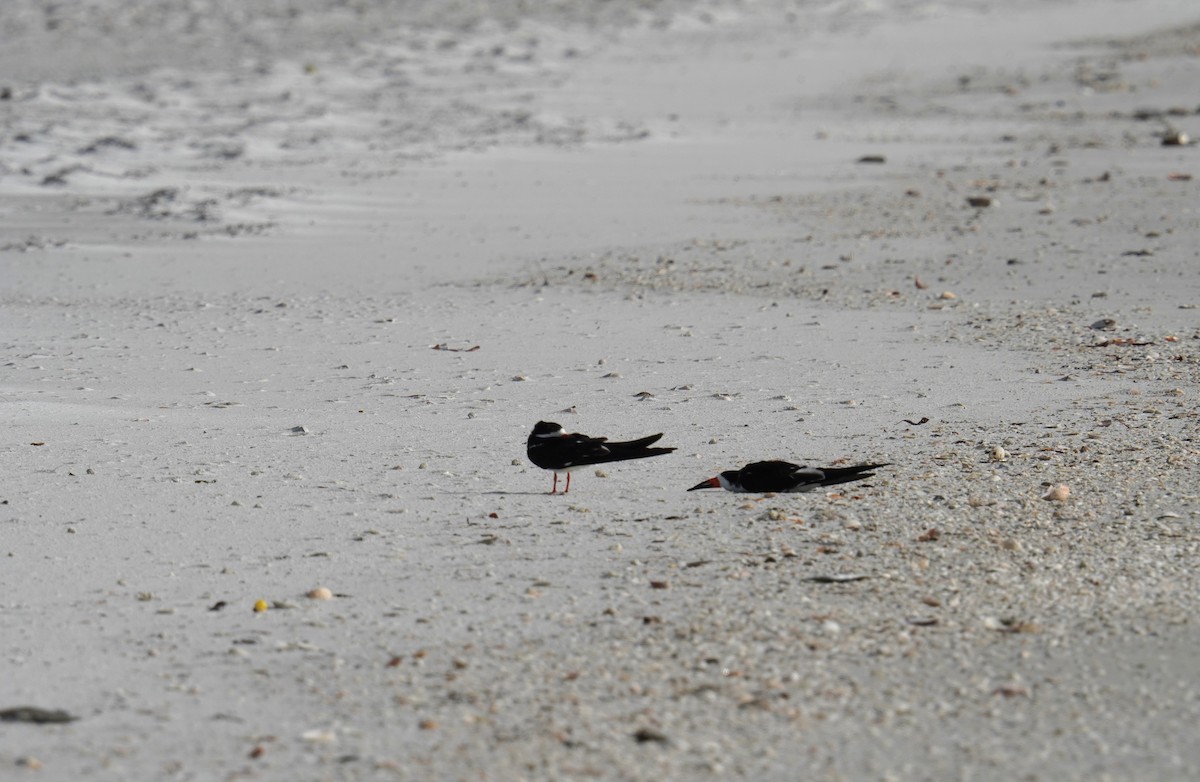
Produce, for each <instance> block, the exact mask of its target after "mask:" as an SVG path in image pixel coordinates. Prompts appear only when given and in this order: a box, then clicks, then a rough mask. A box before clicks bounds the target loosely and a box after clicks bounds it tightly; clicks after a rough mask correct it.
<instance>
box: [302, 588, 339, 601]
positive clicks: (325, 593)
mask: <svg viewBox="0 0 1200 782" xmlns="http://www.w3.org/2000/svg"><path fill="white" fill-rule="evenodd" d="M308 596H309V597H310V598H312V599H313V600H332V599H333V592H331V591H329V588H328V587H317V588H316V589H310V590H309V591H308Z"/></svg>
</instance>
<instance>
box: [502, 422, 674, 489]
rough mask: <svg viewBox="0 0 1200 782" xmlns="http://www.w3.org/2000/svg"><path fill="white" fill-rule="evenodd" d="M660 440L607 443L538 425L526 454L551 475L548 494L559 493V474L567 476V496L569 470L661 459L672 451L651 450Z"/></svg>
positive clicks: (603, 439)
mask: <svg viewBox="0 0 1200 782" xmlns="http://www.w3.org/2000/svg"><path fill="white" fill-rule="evenodd" d="M661 437H662V434H661V433H660V434H652V435H650V436H649V437H641V438H639V439H637V440H626V441H625V442H620V443H610V442H609V441H608V438H606V437H588V436H587V435H586V434H571V433H569V432H564V431H563V428H562V426H561V425H560V424H556V423H552V422H550V421H538V422H537V425H536V426H534V427H533V432H532V433H530V435H529V441H528V443H527V444H526V446H525V452H526V453H527V454H528V455H529V461H531V462H533V463H534V464H536V465H537V466H538V467H541V468H542V469H543V470H553V471H554V487H553V488H552V489H551V490H550V493H551V494H557V493H558V474H559V473H560V472H565V473H566V474H567V487H566V488H565V489H563V494H566V493H567V492H569V491H570V490H571V470H573V469H575V468H576V467H586V466H587V465H589V464H603V463H604V462H621V461H625V460H626V459H645V458H646V457H647V456H661V455H663V454H664V453H670V452H671V451H674V450H675V449H674V448H651V447H650V446H651V445H652V444H654V443H656V442H658V440H659V438H661Z"/></svg>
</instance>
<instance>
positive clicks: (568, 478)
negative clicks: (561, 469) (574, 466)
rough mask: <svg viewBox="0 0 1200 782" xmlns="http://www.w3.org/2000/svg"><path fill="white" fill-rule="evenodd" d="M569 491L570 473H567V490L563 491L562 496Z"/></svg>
mask: <svg viewBox="0 0 1200 782" xmlns="http://www.w3.org/2000/svg"><path fill="white" fill-rule="evenodd" d="M570 490H571V473H567V488H565V489H563V494H566V493H567V492H569V491H570Z"/></svg>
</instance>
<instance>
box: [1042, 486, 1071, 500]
mask: <svg viewBox="0 0 1200 782" xmlns="http://www.w3.org/2000/svg"><path fill="white" fill-rule="evenodd" d="M1070 496H1071V487H1069V486H1067V485H1066V484H1065V483H1060V484H1058V485H1057V486H1051V487H1050V490H1049V491H1048V492H1046V493H1045V494H1043V495H1042V499H1043V500H1050V501H1051V502H1063V501H1064V500H1066V499H1067V497H1070Z"/></svg>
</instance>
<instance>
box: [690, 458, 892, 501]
mask: <svg viewBox="0 0 1200 782" xmlns="http://www.w3.org/2000/svg"><path fill="white" fill-rule="evenodd" d="M887 466H888V465H887V464H886V463H884V464H859V465H855V466H854V467H808V466H806V465H800V464H792V463H791V462H778V461H776V462H754V463H753V464H747V465H746V466H745V467H743V468H742V469H740V470H726V471H725V472H723V473H721V474H720V475H718V476H716V477H715V478H709V479H708V480H707V481H704V482H703V483H698V484H696V485H695V486H693V487H692V488H690V489H688V491H696V489H725V490H726V491H737V492H749V493H752V494H765V493H767V492H801V491H812V490H813V489H815V488H817V487H818V486H833V485H834V484H836V483H848V482H850V481H859V480H862V479H863V478H870V477H871V476H872V475H874V474H875V473H873V472H870V470H875V469H878V468H880V467H887Z"/></svg>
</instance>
